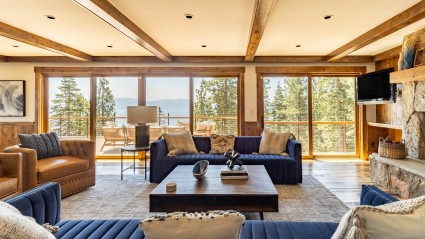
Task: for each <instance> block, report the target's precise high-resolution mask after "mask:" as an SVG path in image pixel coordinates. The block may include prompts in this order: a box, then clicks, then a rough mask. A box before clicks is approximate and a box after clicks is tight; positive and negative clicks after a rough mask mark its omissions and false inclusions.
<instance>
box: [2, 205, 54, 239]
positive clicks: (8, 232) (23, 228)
mask: <svg viewBox="0 0 425 239" xmlns="http://www.w3.org/2000/svg"><path fill="white" fill-rule="evenodd" d="M0 238H8V239H22V238H25V239H54V238H55V237H54V236H53V235H52V234H51V233H50V232H49V231H47V230H46V229H44V228H43V227H42V226H40V225H38V224H37V223H36V222H35V221H33V220H31V219H29V218H28V217H25V216H23V215H22V214H21V213H20V212H19V211H18V209H16V208H14V207H13V206H11V205H9V204H7V203H5V202H2V201H0Z"/></svg>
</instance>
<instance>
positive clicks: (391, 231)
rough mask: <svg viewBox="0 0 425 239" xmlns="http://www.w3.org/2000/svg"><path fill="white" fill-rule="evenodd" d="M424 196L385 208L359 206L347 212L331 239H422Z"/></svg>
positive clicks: (385, 206) (424, 230)
mask: <svg viewBox="0 0 425 239" xmlns="http://www.w3.org/2000/svg"><path fill="white" fill-rule="evenodd" d="M424 221H425V196H421V197H418V198H413V199H409V200H404V201H398V202H393V203H389V204H385V205H382V206H377V207H373V206H358V207H355V208H353V209H351V210H350V211H348V212H347V213H346V214H345V215H344V217H343V218H342V219H341V222H340V224H339V226H338V229H337V230H336V232H335V234H334V235H333V236H332V239H345V238H352V239H362V238H375V239H381V238H382V239H384V238H423V236H424V235H425V227H424V226H423V223H424Z"/></svg>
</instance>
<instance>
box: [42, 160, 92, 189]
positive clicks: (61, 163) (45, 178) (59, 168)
mask: <svg viewBox="0 0 425 239" xmlns="http://www.w3.org/2000/svg"><path fill="white" fill-rule="evenodd" d="M37 170H38V172H37V175H38V177H37V179H38V183H44V182H49V181H52V180H54V179H58V178H61V177H65V176H68V175H71V174H75V173H79V172H83V171H87V170H89V161H88V160H84V159H80V158H75V157H71V156H59V157H51V158H45V159H42V160H39V161H38V163H37Z"/></svg>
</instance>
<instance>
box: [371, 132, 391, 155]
mask: <svg viewBox="0 0 425 239" xmlns="http://www.w3.org/2000/svg"><path fill="white" fill-rule="evenodd" d="M387 136H388V129H386V128H381V127H374V126H370V125H369V126H368V135H367V139H368V151H367V154H368V155H369V154H371V153H377V152H378V145H379V137H383V138H386V137H387Z"/></svg>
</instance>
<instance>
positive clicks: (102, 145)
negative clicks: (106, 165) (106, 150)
mask: <svg viewBox="0 0 425 239" xmlns="http://www.w3.org/2000/svg"><path fill="white" fill-rule="evenodd" d="M105 144H106V140H105V142H103V145H102V148H100V151H102V150H103V147H105Z"/></svg>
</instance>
